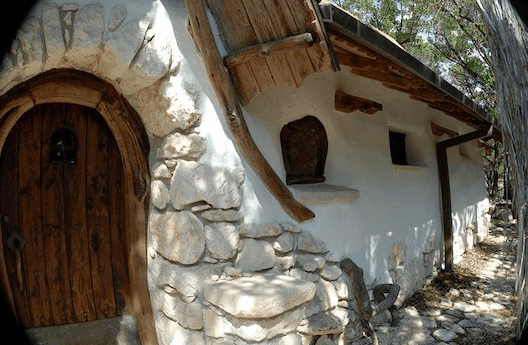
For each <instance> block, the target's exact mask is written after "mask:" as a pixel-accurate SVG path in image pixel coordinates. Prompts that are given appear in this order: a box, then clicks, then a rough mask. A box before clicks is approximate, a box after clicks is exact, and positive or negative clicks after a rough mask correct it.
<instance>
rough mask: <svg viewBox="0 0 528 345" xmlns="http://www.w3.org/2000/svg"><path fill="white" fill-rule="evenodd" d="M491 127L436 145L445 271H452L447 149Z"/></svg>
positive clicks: (451, 222)
mask: <svg viewBox="0 0 528 345" xmlns="http://www.w3.org/2000/svg"><path fill="white" fill-rule="evenodd" d="M492 129H493V127H491V126H490V127H489V128H484V129H479V130H477V131H474V132H471V133H468V134H464V135H461V136H458V137H455V138H452V139H448V140H445V141H441V142H439V143H436V162H437V165H438V176H439V179H440V194H441V198H442V228H443V229H444V263H445V267H444V269H445V271H447V272H452V271H453V217H452V214H451V188H450V185H449V165H448V160H447V149H448V148H450V147H453V146H456V145H460V144H463V143H465V142H467V141H471V140H475V139H480V138H482V137H485V136H487V135H490V134H491V132H492Z"/></svg>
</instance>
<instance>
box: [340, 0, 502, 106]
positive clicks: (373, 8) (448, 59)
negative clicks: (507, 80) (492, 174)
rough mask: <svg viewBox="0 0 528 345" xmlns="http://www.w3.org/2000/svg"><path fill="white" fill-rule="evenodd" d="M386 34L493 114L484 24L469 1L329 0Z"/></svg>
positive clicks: (492, 87) (493, 102) (491, 76)
mask: <svg viewBox="0 0 528 345" xmlns="http://www.w3.org/2000/svg"><path fill="white" fill-rule="evenodd" d="M334 2H335V3H336V4H337V5H339V6H341V7H343V8H344V9H346V10H348V11H349V12H351V13H353V14H355V15H356V16H358V17H359V19H360V20H361V21H363V22H365V23H368V24H370V25H372V26H374V27H376V28H378V29H380V30H381V31H383V32H385V33H387V34H389V35H391V36H392V37H393V38H394V39H395V40H396V41H397V42H398V43H399V44H400V45H401V46H402V47H403V48H405V49H406V50H407V51H408V52H409V53H411V54H413V55H414V56H416V57H417V58H418V59H420V60H421V61H422V62H423V63H425V64H426V65H428V66H429V67H431V68H432V69H433V70H435V71H437V72H438V73H440V74H441V75H442V76H443V77H444V78H446V79H447V80H448V81H449V82H451V83H452V84H453V85H455V86H456V87H458V88H459V89H460V90H461V91H462V92H464V93H465V94H466V95H467V96H468V97H469V98H471V99H472V100H473V101H475V102H476V103H477V104H479V105H480V106H481V107H483V108H485V109H486V110H487V111H488V112H489V113H491V114H492V115H493V116H495V110H494V109H495V79H494V76H493V71H492V69H491V60H490V58H491V51H490V49H489V48H488V44H487V38H486V31H485V26H484V23H483V21H482V17H481V14H480V11H479V9H478V7H477V4H476V3H475V1H474V0H334Z"/></svg>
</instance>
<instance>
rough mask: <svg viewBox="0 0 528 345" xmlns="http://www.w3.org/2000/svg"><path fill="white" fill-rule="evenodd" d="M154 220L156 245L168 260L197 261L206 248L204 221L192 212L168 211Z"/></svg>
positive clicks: (183, 262) (153, 228) (182, 262)
mask: <svg viewBox="0 0 528 345" xmlns="http://www.w3.org/2000/svg"><path fill="white" fill-rule="evenodd" d="M156 218H157V219H156V221H154V222H152V225H151V228H152V235H153V238H154V247H155V249H156V251H157V252H158V253H160V255H161V256H163V257H164V258H166V259H167V260H170V261H173V262H178V263H181V264H184V265H190V264H194V263H196V262H197V261H198V260H199V259H200V257H201V256H202V254H203V252H204V250H205V233H204V229H203V225H202V222H200V220H199V219H198V218H197V217H196V216H195V215H194V214H192V213H191V212H189V211H181V212H166V213H164V214H160V215H159V216H157V217H156Z"/></svg>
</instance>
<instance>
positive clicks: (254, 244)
mask: <svg viewBox="0 0 528 345" xmlns="http://www.w3.org/2000/svg"><path fill="white" fill-rule="evenodd" d="M242 245H243V248H242V250H241V251H240V253H239V254H238V256H237V258H236V261H235V267H237V268H239V269H241V270H242V271H244V272H248V271H249V272H251V271H262V270H265V269H268V268H272V267H273V266H275V251H274V250H273V247H272V246H271V244H269V243H268V242H266V241H256V240H254V239H252V238H248V239H244V240H242Z"/></svg>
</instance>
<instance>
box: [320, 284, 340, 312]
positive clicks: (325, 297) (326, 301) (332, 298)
mask: <svg viewBox="0 0 528 345" xmlns="http://www.w3.org/2000/svg"><path fill="white" fill-rule="evenodd" d="M315 285H316V286H317V291H316V295H317V297H318V298H319V301H320V303H321V307H322V308H323V310H328V309H331V308H334V307H336V306H337V303H338V302H339V299H338V298H337V293H336V289H335V287H334V285H333V284H332V283H330V282H328V281H326V280H324V279H319V280H318V281H316V282H315Z"/></svg>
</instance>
